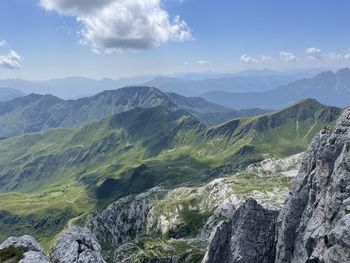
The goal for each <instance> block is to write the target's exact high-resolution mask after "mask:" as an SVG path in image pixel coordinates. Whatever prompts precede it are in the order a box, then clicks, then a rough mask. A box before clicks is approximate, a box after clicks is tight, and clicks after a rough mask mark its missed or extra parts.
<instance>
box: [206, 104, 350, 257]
mask: <svg viewBox="0 0 350 263" xmlns="http://www.w3.org/2000/svg"><path fill="white" fill-rule="evenodd" d="M349 151H350V108H349V109H346V110H344V112H343V114H342V115H341V117H340V118H339V120H338V123H337V125H336V127H335V129H334V131H332V130H330V129H327V128H325V129H324V130H323V131H321V132H320V133H319V134H318V135H317V136H316V137H315V138H314V140H313V142H312V143H311V145H310V147H309V149H308V150H307V152H306V153H305V155H304V157H303V159H302V162H301V167H300V170H299V173H298V175H297V177H296V179H295V182H294V186H293V188H292V190H291V192H290V194H289V197H288V198H287V201H286V203H285V205H284V206H283V208H282V210H281V211H280V213H279V215H278V218H277V223H276V217H274V215H276V214H274V213H273V212H272V211H267V210H265V209H263V208H261V207H259V206H258V205H257V204H254V201H252V200H248V201H247V202H246V203H245V204H244V205H243V206H242V207H241V208H240V209H238V210H237V211H236V212H235V213H234V214H233V216H232V218H231V219H230V220H229V221H227V222H224V223H222V224H221V225H219V226H218V227H217V229H216V230H215V231H214V232H213V234H212V238H211V242H210V244H209V246H208V251H207V254H206V256H205V258H204V260H203V263H226V262H227V263H236V262H247V263H248V262H275V263H304V262H307V263H317V262H320V263H340V262H350V152H349ZM262 217H263V218H262ZM272 229H274V230H275V231H272ZM248 230H249V231H248ZM262 242H265V244H266V245H265V247H264V246H262ZM250 248H252V249H250Z"/></svg>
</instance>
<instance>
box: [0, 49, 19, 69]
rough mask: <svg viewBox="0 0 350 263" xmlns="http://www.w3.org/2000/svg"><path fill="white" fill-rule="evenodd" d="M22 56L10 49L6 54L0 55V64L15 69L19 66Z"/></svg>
mask: <svg viewBox="0 0 350 263" xmlns="http://www.w3.org/2000/svg"><path fill="white" fill-rule="evenodd" d="M21 61H22V58H21V57H20V55H18V54H17V52H16V51H14V50H10V52H9V53H8V54H7V55H4V56H0V66H3V67H5V68H10V69H16V68H20V67H21Z"/></svg>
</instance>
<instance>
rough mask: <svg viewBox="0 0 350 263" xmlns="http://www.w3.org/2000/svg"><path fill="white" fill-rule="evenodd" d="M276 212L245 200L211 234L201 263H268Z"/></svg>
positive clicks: (270, 259)
mask: <svg viewBox="0 0 350 263" xmlns="http://www.w3.org/2000/svg"><path fill="white" fill-rule="evenodd" d="M277 216H278V212H277V211H270V210H267V209H264V208H263V207H262V206H260V205H259V204H258V203H257V202H256V201H255V200H254V199H248V200H247V201H246V202H245V203H244V204H243V205H242V206H241V207H240V208H239V209H238V210H237V211H236V212H235V213H234V214H233V216H232V218H231V220H230V221H228V222H223V223H221V224H220V225H219V226H217V228H216V230H215V231H214V232H213V233H212V236H211V239H210V244H209V247H208V251H207V253H206V255H205V257H204V259H203V261H202V262H203V263H236V262H240V263H253V262H259V263H270V262H273V255H274V235H275V222H276V219H277Z"/></svg>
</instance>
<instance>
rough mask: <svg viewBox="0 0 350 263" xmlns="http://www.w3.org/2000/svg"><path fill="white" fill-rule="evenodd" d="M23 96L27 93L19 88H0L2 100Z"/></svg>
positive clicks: (0, 99) (0, 98)
mask: <svg viewBox="0 0 350 263" xmlns="http://www.w3.org/2000/svg"><path fill="white" fill-rule="evenodd" d="M23 96H25V94H24V93H23V92H21V91H19V90H16V89H12V88H0V101H7V100H12V99H15V98H18V97H23Z"/></svg>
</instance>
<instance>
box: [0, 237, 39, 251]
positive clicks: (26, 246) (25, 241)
mask: <svg viewBox="0 0 350 263" xmlns="http://www.w3.org/2000/svg"><path fill="white" fill-rule="evenodd" d="M9 247H14V248H16V249H18V250H19V251H21V252H22V253H25V252H29V251H34V252H40V253H44V250H43V249H42V248H41V246H40V245H39V243H38V242H37V241H36V240H35V238H34V237H32V236H28V235H25V236H22V237H10V238H8V239H7V240H6V241H4V242H3V243H2V244H0V250H2V249H6V248H9Z"/></svg>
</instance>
